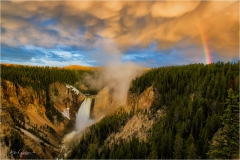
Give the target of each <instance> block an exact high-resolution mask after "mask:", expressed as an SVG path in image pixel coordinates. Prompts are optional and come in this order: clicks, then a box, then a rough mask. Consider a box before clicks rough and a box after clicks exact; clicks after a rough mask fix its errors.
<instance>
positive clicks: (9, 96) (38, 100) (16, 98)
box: [1, 80, 46, 110]
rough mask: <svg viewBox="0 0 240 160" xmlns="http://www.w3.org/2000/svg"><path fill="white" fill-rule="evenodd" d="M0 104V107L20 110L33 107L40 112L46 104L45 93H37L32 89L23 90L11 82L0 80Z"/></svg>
mask: <svg viewBox="0 0 240 160" xmlns="http://www.w3.org/2000/svg"><path fill="white" fill-rule="evenodd" d="M1 103H2V107H3V108H4V107H8V106H15V107H18V108H22V109H27V108H28V107H31V105H30V104H33V105H35V106H36V107H37V108H39V109H40V110H41V107H44V105H45V103H46V93H45V92H44V91H41V92H40V93H37V92H36V91H35V90H33V89H32V87H26V88H23V87H21V86H20V85H14V84H13V83H12V82H9V81H6V80H1Z"/></svg>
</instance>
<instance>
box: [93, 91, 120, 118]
mask: <svg viewBox="0 0 240 160" xmlns="http://www.w3.org/2000/svg"><path fill="white" fill-rule="evenodd" d="M119 107H120V102H119V101H118V100H115V99H114V98H113V96H112V95H111V93H110V90H109V88H108V87H105V88H103V89H102V90H101V91H100V92H99V93H98V94H97V95H96V97H95V98H94V106H93V109H92V113H91V116H92V117H93V118H94V119H99V118H101V117H103V116H105V115H107V114H110V113H112V112H114V111H115V110H117V109H118V108H119Z"/></svg>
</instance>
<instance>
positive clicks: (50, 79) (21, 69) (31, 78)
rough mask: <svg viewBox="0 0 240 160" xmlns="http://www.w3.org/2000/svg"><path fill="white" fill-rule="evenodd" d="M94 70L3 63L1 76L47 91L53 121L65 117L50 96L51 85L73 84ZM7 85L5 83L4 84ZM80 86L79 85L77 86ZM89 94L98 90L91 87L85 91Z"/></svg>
mask: <svg viewBox="0 0 240 160" xmlns="http://www.w3.org/2000/svg"><path fill="white" fill-rule="evenodd" d="M93 73H94V72H93V71H85V70H68V69H64V68H57V67H30V66H20V65H19V66H14V65H10V66H8V65H3V64H1V78H2V79H5V80H8V81H10V82H12V83H14V84H15V86H16V87H18V85H20V86H22V87H27V86H31V87H32V88H33V89H34V90H36V91H37V92H38V93H40V92H41V91H45V92H46V104H45V107H46V116H47V117H48V119H49V120H50V121H51V122H52V123H53V122H54V117H55V119H56V121H57V122H62V121H63V120H64V117H63V116H62V114H61V113H59V112H58V111H57V110H56V109H55V108H54V106H53V104H52V103H51V101H50V97H49V85H50V84H52V83H54V82H61V83H65V84H70V85H73V86H74V84H76V83H77V82H78V81H79V80H82V79H83V76H84V75H85V74H93ZM2 85H3V87H6V86H5V84H4V83H3V84H2ZM77 88H78V87H77ZM53 93H54V95H55V96H58V95H59V93H58V90H57V88H54V89H53ZM84 93H88V94H96V93H97V90H94V89H89V90H86V91H84Z"/></svg>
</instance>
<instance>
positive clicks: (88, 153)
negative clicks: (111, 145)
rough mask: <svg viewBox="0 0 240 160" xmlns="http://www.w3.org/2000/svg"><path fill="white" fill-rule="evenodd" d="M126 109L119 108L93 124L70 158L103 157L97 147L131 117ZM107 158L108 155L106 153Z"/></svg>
mask: <svg viewBox="0 0 240 160" xmlns="http://www.w3.org/2000/svg"><path fill="white" fill-rule="evenodd" d="M130 116H131V115H129V114H128V113H127V112H125V110H124V109H122V108H121V109H119V110H118V111H117V112H115V113H114V114H111V115H108V116H106V117H104V118H103V119H102V120H101V121H100V122H98V123H96V124H94V125H92V126H91V127H90V128H89V131H88V132H87V133H85V134H83V136H82V138H81V140H80V142H79V144H78V146H77V147H76V148H75V149H73V151H72V153H71V155H70V157H69V158H70V159H72V158H78V159H79V158H87V159H88V158H90V157H91V158H93V157H103V156H102V155H96V152H95V150H96V147H97V148H98V147H100V146H102V145H103V144H104V141H105V140H106V139H107V137H108V136H109V135H110V134H112V133H114V132H117V131H118V130H119V129H120V128H121V126H123V125H124V124H125V123H126V122H127V120H128V119H129V118H130ZM104 156H105V158H106V157H107V155H106V154H105V155H104Z"/></svg>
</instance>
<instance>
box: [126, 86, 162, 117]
mask: <svg viewBox="0 0 240 160" xmlns="http://www.w3.org/2000/svg"><path fill="white" fill-rule="evenodd" d="M159 97H160V94H159V93H158V92H157V90H155V89H154V88H153V87H152V86H151V87H148V88H147V89H146V90H145V91H144V92H143V93H142V94H140V95H137V94H135V93H131V92H128V99H127V105H126V106H125V109H126V110H127V111H130V110H132V109H133V110H134V112H136V111H138V110H147V111H148V110H149V108H150V107H151V105H152V103H153V101H154V100H155V99H157V98H159Z"/></svg>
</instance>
